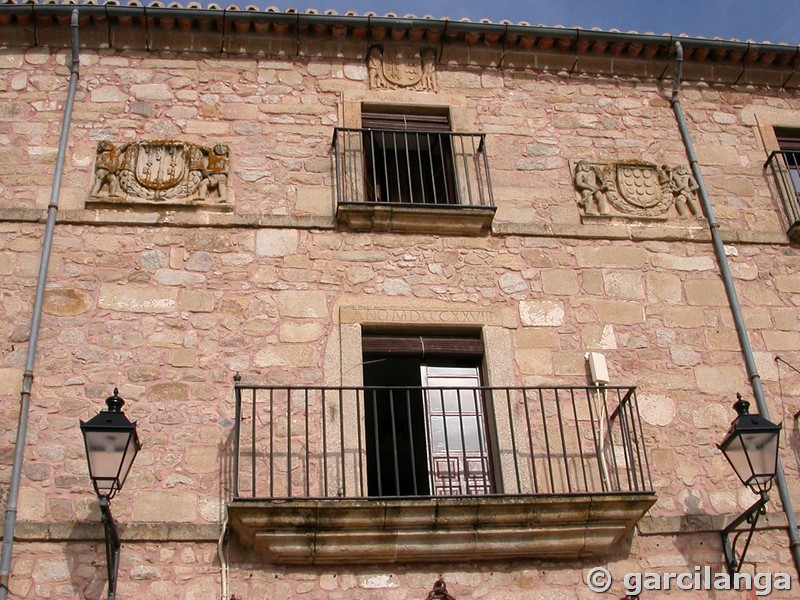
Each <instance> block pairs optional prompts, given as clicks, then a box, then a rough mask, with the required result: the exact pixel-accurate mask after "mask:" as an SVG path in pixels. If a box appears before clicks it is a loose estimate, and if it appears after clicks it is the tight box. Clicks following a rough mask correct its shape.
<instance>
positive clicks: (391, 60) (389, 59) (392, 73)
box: [383, 47, 423, 87]
mask: <svg viewBox="0 0 800 600" xmlns="http://www.w3.org/2000/svg"><path fill="white" fill-rule="evenodd" d="M383 56H384V62H383V76H384V77H385V78H386V80H387V81H388V82H390V83H392V84H394V85H396V86H398V87H412V86H415V85H417V84H419V83H420V81H422V74H423V73H422V71H423V69H422V61H421V58H420V56H419V53H418V52H415V51H414V50H411V49H409V48H402V47H394V48H387V49H386V50H385V51H384V54H383Z"/></svg>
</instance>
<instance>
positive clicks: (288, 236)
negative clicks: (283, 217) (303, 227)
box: [256, 229, 299, 257]
mask: <svg viewBox="0 0 800 600" xmlns="http://www.w3.org/2000/svg"><path fill="white" fill-rule="evenodd" d="M298 240H299V232H298V231H297V230H295V229H267V230H262V231H259V232H258V233H257V234H256V256H270V257H281V256H287V255H289V254H294V253H296V252H297V244H298Z"/></svg>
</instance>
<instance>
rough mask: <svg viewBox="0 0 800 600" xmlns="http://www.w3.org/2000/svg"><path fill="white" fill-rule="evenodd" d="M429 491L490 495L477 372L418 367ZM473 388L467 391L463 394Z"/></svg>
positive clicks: (479, 382)
mask: <svg viewBox="0 0 800 600" xmlns="http://www.w3.org/2000/svg"><path fill="white" fill-rule="evenodd" d="M420 369H421V377H422V385H423V387H425V388H436V389H428V390H426V391H425V412H426V425H427V430H428V431H427V437H428V452H429V455H430V463H431V469H430V472H429V477H430V486H431V490H432V493H433V495H435V496H464V495H468V496H474V495H482V494H490V493H491V492H492V483H491V481H492V480H491V473H490V470H489V452H488V444H487V438H486V420H485V418H484V410H485V407H484V401H483V394H482V392H481V390H480V389H477V388H479V387H480V385H481V381H480V372H479V369H478V367H439V366H432V365H421V367H420ZM463 388H471V389H463Z"/></svg>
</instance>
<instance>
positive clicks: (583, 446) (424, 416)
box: [233, 383, 652, 499]
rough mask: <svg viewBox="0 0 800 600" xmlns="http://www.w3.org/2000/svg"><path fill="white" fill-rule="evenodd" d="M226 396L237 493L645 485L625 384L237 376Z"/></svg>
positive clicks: (638, 426) (638, 428)
mask: <svg viewBox="0 0 800 600" xmlns="http://www.w3.org/2000/svg"><path fill="white" fill-rule="evenodd" d="M245 390H246V391H248V392H250V393H248V394H247V395H245V394H243V391H245ZM503 397H504V398H505V401H502V400H501V399H502V398H503ZM235 399H236V424H235V429H234V444H235V448H234V460H233V467H234V473H233V475H234V481H233V490H234V495H235V497H237V498H245V497H250V498H269V499H288V498H301V497H302V498H309V499H315V498H336V497H339V498H357V497H361V498H363V497H376V498H378V497H396V496H409V497H425V496H475V495H503V496H518V495H542V494H587V493H634V492H649V491H651V490H652V481H651V476H650V467H649V463H648V460H647V453H646V451H645V448H644V443H643V435H642V422H641V417H640V415H639V412H638V408H637V404H636V395H635V393H634V388H627V387H626V388H619V387H610V386H602V387H595V386H588V387H529V388H522V387H504V388H493V387H459V388H439V387H283V386H254V385H247V384H242V383H237V384H236V387H235ZM495 400H497V402H495ZM609 402H610V403H611V404H612V405H613V410H609V408H610V407H609V406H608V403H609ZM454 403H455V404H454ZM518 403H521V404H522V406H517V404H518ZM243 404H244V405H243ZM337 404H338V414H336V408H337ZM584 406H585V407H587V408H588V412H587V411H586V410H585V408H584ZM245 407H247V408H248V409H249V410H244V409H245ZM300 410H302V411H303V412H304V414H303V415H302V416H301V415H300V414H299V411H300ZM587 415H588V416H587ZM246 419H250V421H251V422H250V427H248V428H247V429H244V428H243V427H242V425H243V423H244V421H245V420H246ZM293 419H294V422H293ZM334 419H335V420H334ZM365 419H369V421H370V423H369V424H367V423H364V422H363V421H364V420H365ZM586 427H590V428H591V431H587V430H586ZM493 428H494V430H493ZM248 436H249V439H247V438H248ZM573 436H577V437H576V438H575V439H573ZM267 445H268V446H269V448H266V447H265V446H267ZM337 446H338V448H337ZM389 453H391V454H392V456H389ZM248 459H249V464H248ZM409 461H410V463H411V464H410V465H409V464H407V463H408V462H409ZM426 464H427V466H428V473H424V472H421V467H422V465H426ZM409 467H410V468H409ZM389 469H391V470H392V472H391V473H390V472H388V470H389ZM478 469H480V470H481V472H478ZM284 477H285V482H284V480H283V479H282V478H284ZM504 481H505V482H506V483H505V484H504ZM284 483H285V485H284ZM504 485H505V489H504ZM262 490H263V491H262Z"/></svg>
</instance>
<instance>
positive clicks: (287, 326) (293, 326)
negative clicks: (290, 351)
mask: <svg viewBox="0 0 800 600" xmlns="http://www.w3.org/2000/svg"><path fill="white" fill-rule="evenodd" d="M321 335H322V325H321V324H319V323H292V322H285V323H282V324H281V328H280V332H279V333H278V337H279V338H280V340H281V341H282V342H313V341H314V340H318V339H319V338H320V336H321Z"/></svg>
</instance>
